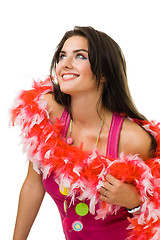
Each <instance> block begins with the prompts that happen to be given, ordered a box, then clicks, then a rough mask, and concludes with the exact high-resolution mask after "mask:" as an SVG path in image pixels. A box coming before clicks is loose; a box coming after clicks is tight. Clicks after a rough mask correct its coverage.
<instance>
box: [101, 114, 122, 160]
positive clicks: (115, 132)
mask: <svg viewBox="0 0 160 240" xmlns="http://www.w3.org/2000/svg"><path fill="white" fill-rule="evenodd" d="M124 119H125V117H123V116H121V115H120V114H118V113H115V112H113V116H112V121H111V125H110V130H109V134H108V140H107V151H106V156H110V157H112V158H118V144H119V136H120V132H121V128H122V124H123V121H124Z"/></svg>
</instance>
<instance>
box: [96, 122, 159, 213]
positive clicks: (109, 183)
mask: <svg viewBox="0 0 160 240" xmlns="http://www.w3.org/2000/svg"><path fill="white" fill-rule="evenodd" d="M151 146H152V138H151V136H150V134H149V133H148V132H146V131H145V130H144V129H143V128H141V127H140V126H139V125H137V124H136V123H134V122H131V121H130V120H127V119H126V120H125V122H124V125H123V128H122V131H121V136H120V142H119V152H123V153H124V154H125V155H126V156H127V155H129V154H132V155H135V154H138V155H139V157H141V158H142V159H143V160H144V161H145V160H147V159H149V158H152V157H153V156H154V151H155V149H152V147H151ZM103 185H104V186H103V187H101V188H100V189H99V192H100V196H99V198H100V199H101V200H102V201H105V202H108V203H110V204H114V205H119V206H122V207H126V208H128V209H133V208H135V207H137V206H139V205H140V204H141V197H140V194H139V193H138V192H137V190H136V187H135V186H133V185H132V184H128V183H124V182H122V181H120V180H118V179H116V178H115V177H113V176H112V175H110V174H107V175H106V181H104V183H103Z"/></svg>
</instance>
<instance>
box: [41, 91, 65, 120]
mask: <svg viewBox="0 0 160 240" xmlns="http://www.w3.org/2000/svg"><path fill="white" fill-rule="evenodd" d="M43 98H44V100H45V101H46V102H47V108H48V109H49V115H50V119H52V120H53V121H54V119H55V117H58V118H60V117H61V115H62V112H63V110H64V106H62V105H60V104H59V103H57V102H56V101H55V99H54V95H53V94H52V93H47V94H45V95H44V97H43Z"/></svg>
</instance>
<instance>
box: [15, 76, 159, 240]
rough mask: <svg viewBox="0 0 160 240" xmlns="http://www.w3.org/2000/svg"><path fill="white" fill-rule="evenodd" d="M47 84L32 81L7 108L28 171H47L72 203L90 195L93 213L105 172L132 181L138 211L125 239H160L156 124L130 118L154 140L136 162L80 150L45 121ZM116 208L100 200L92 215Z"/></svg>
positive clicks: (58, 126)
mask: <svg viewBox="0 0 160 240" xmlns="http://www.w3.org/2000/svg"><path fill="white" fill-rule="evenodd" d="M52 91H53V89H52V84H51V82H50V80H49V78H47V79H46V80H45V81H39V82H34V84H33V89H31V90H28V91H22V92H21V93H20V95H19V96H18V98H17V99H16V102H15V106H14V107H13V108H12V110H11V115H12V123H13V125H20V126H21V129H22V137H23V142H24V149H25V151H26V152H27V154H28V159H30V160H31V161H32V162H33V166H34V169H35V170H36V171H37V172H38V173H39V172H40V171H41V172H42V173H43V177H44V178H46V177H47V176H48V175H50V173H51V172H52V171H54V172H55V173H56V182H57V183H58V184H59V185H63V187H67V188H69V189H70V192H69V195H70V196H71V197H72V201H74V198H75V197H76V195H75V193H76V192H77V191H78V192H79V197H78V198H79V199H80V200H85V199H90V212H91V213H92V214H95V205H96V203H97V202H98V193H97V189H98V188H99V187H100V186H101V183H102V181H103V180H104V177H105V175H106V173H110V174H111V175H113V176H114V177H116V178H117V179H119V180H121V181H124V182H127V183H132V184H134V185H135V186H136V188H137V190H138V191H139V193H140V194H141V198H142V202H143V203H142V206H141V213H139V214H137V215H135V216H133V218H130V219H129V221H130V223H131V227H132V231H131V234H130V236H129V237H128V239H136V240H137V239H139V240H140V239H143V240H145V239H146V240H148V239H150V240H158V239H160V187H159V183H160V123H156V122H154V121H152V122H147V121H139V120H134V121H136V122H137V123H138V124H139V125H141V126H143V127H144V128H145V129H146V130H147V131H149V132H150V133H151V134H152V135H153V136H154V137H155V139H156V141H157V151H156V153H155V158H153V159H149V160H147V161H145V162H144V161H142V160H141V159H140V158H139V157H138V155H135V156H132V155H129V156H123V154H121V155H120V158H119V159H111V158H110V157H106V156H102V155H100V154H99V153H98V152H97V151H90V152H89V151H88V152H85V151H83V149H82V146H81V147H79V148H78V147H74V146H69V145H68V144H67V143H66V142H65V139H63V137H62V128H63V125H62V124H61V122H60V120H59V119H56V121H55V123H54V124H53V123H52V121H51V120H50V119H49V111H48V109H47V103H46V102H45V101H44V100H43V96H44V94H45V93H48V92H52ZM117 210H118V206H117V207H115V206H111V205H109V204H107V203H104V202H102V203H101V205H100V206H99V209H98V211H97V216H96V219H98V218H104V217H105V216H106V214H107V213H108V212H110V213H113V212H115V211H117Z"/></svg>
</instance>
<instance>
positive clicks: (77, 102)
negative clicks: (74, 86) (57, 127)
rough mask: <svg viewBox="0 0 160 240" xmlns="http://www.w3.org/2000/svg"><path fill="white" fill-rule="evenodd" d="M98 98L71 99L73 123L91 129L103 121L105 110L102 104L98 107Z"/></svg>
mask: <svg viewBox="0 0 160 240" xmlns="http://www.w3.org/2000/svg"><path fill="white" fill-rule="evenodd" d="M97 101H98V98H95V97H94V98H93V97H92V96H91V97H89V96H87V97H86V98H85V97H83V98H82V97H79V98H78V97H73V98H71V111H72V117H73V121H74V122H75V123H76V124H77V125H80V126H83V127H89V126H93V125H94V124H97V123H99V122H100V121H101V119H100V117H101V118H103V117H104V112H105V109H104V107H102V103H100V104H99V105H97Z"/></svg>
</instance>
